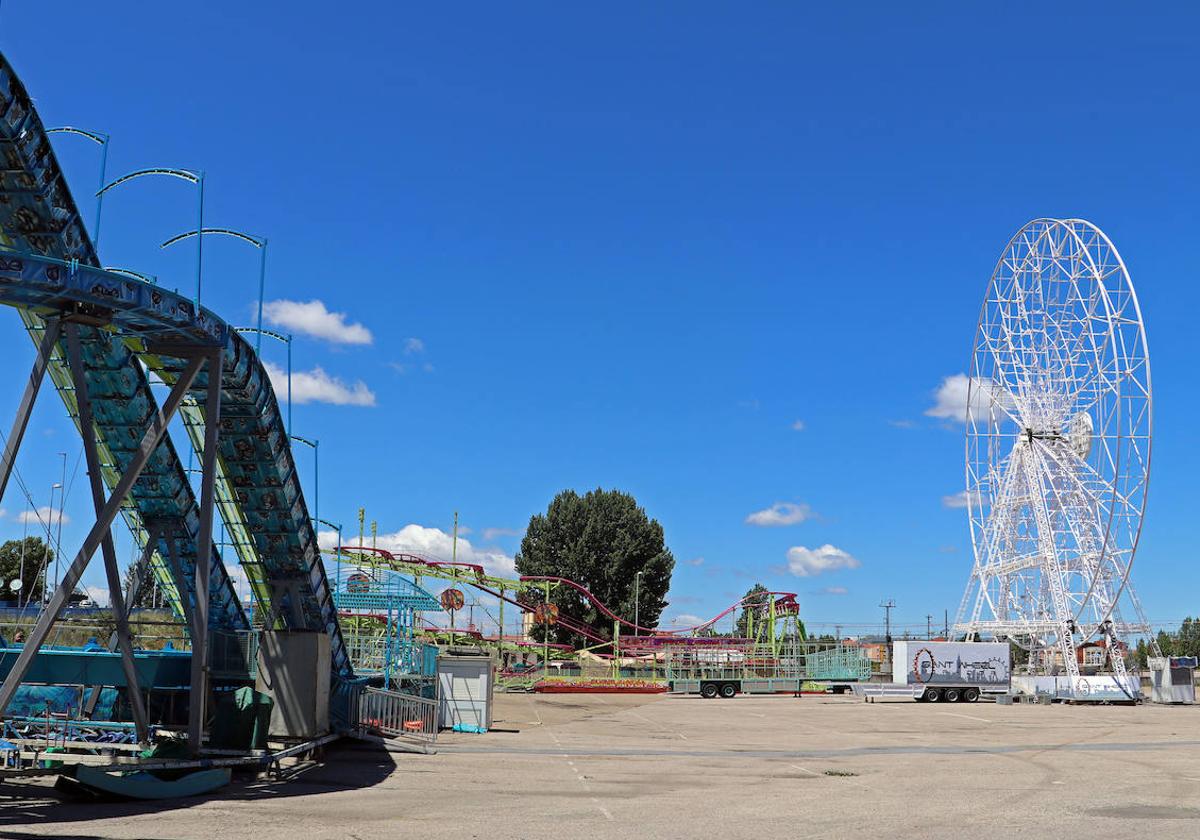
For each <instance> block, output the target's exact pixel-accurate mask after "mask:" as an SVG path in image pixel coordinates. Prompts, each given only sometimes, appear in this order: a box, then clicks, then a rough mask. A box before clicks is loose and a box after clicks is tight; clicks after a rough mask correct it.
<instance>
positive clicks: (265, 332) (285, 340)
mask: <svg viewBox="0 0 1200 840" xmlns="http://www.w3.org/2000/svg"><path fill="white" fill-rule="evenodd" d="M234 329H235V330H237V331H238V332H252V333H258V334H259V336H264V335H265V336H266V337H267V338H273V339H275V340H276V341H282V342H283V343H284V344H286V345H287V403H288V405H287V433H288V437H291V434H292V336H291V333H289V334H287V335H281V334H280V333H277V332H272V331H271V330H264V329H261V328H259V327H234ZM256 352H257V351H256Z"/></svg>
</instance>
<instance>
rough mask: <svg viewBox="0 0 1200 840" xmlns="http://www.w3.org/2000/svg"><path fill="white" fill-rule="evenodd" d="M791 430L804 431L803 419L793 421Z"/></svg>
mask: <svg viewBox="0 0 1200 840" xmlns="http://www.w3.org/2000/svg"><path fill="white" fill-rule="evenodd" d="M792 431H793V432H803V431H804V421H803V420H797V421H796V422H795V423H793V424H792Z"/></svg>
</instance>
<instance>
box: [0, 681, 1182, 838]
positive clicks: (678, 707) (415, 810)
mask: <svg viewBox="0 0 1200 840" xmlns="http://www.w3.org/2000/svg"><path fill="white" fill-rule="evenodd" d="M437 749H438V753H437V754H436V755H430V756H423V755H409V754H393V753H388V752H385V751H383V750H380V749H378V748H374V747H369V746H349V745H347V746H341V747H334V748H331V749H330V750H329V751H328V752H327V753H326V754H325V756H324V758H323V760H322V761H321V762H320V763H318V764H309V765H301V766H298V767H295V768H293V769H292V770H291V771H290V774H289V775H290V777H289V778H287V779H285V780H268V779H258V780H255V779H239V780H238V781H237V782H235V784H234V785H231V786H230V787H229V788H226V789H225V790H223V791H221V792H220V793H219V794H217V795H214V796H209V797H200V798H196V799H192V800H187V801H185V802H183V803H180V802H173V803H101V804H96V803H78V802H67V801H60V800H59V799H58V798H57V797H56V796H55V795H54V793H53V791H52V789H51V788H50V787H49V786H48V785H47V784H46V783H44V782H43V783H37V784H33V783H22V784H13V783H10V784H6V785H0V840H2V839H3V838H21V837H29V836H47V835H50V836H71V837H87V838H101V837H104V838H107V837H114V838H116V837H119V838H135V837H136V838H213V839H214V840H228V839H229V838H240V837H253V838H258V840H271V838H288V840H317V838H327V837H328V838H334V837H338V838H341V837H352V838H353V837H360V838H376V837H403V838H489V840H494V839H496V838H564V840H565V838H575V837H584V838H697V837H726V838H741V837H749V836H751V835H756V836H763V835H767V834H774V835H778V836H786V837H790V838H794V837H870V838H887V837H903V838H955V840H961V838H964V837H970V838H992V837H995V838H1014V837H1021V838H1035V837H1049V836H1053V837H1055V838H1076V837H1078V838H1095V837H1099V836H1103V837H1129V836H1133V835H1134V834H1135V833H1136V834H1138V835H1142V834H1146V833H1149V834H1150V835H1151V836H1154V837H1158V838H1177V837H1178V838H1189V839H1191V838H1197V837H1200V708H1198V707H1163V706H1149V705H1147V706H1139V707H1135V708H1131V707H1119V706H1100V707H1089V706H1064V705H1054V706H1038V705H1015V706H999V705H995V704H991V703H984V702H981V703H976V704H954V705H946V704H918V703H914V702H911V701H903V700H895V701H888V702H877V703H871V704H866V703H863V702H862V701H860V700H855V699H853V698H851V697H841V698H834V697H828V698H824V697H804V698H801V699H797V698H793V697H783V696H781V697H749V696H747V697H738V698H735V699H732V700H701V699H699V698H696V697H674V696H653V695H650V696H647V695H641V696H618V695H600V694H594V695H524V694H522V695H501V696H498V697H497V700H496V711H495V722H494V729H493V731H491V732H489V733H487V734H485V735H466V734H449V733H448V734H444V735H443V736H442V737H441V738H440V739H439V741H438V746H437Z"/></svg>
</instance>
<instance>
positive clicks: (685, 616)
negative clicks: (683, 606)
mask: <svg viewBox="0 0 1200 840" xmlns="http://www.w3.org/2000/svg"><path fill="white" fill-rule="evenodd" d="M703 623H704V619H703V618H701V617H700V616H698V615H692V614H691V613H680V614H679V615H677V616H675V617H674V618H672V619H671V624H672V625H674V626H675V627H695V626H696V625H697V624H703Z"/></svg>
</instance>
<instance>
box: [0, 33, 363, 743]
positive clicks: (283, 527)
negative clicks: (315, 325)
mask: <svg viewBox="0 0 1200 840" xmlns="http://www.w3.org/2000/svg"><path fill="white" fill-rule="evenodd" d="M0 153H2V155H3V168H2V169H0V303H2V304H5V305H7V306H11V307H14V308H15V309H16V310H17V312H18V313H19V314H20V317H21V319H22V321H23V323H24V325H25V328H26V329H27V330H28V332H29V335H30V337H31V339H32V340H33V342H34V345H35V346H36V347H37V356H36V359H35V362H34V366H33V369H32V371H31V373H30V375H29V378H28V382H27V385H26V388H25V393H24V396H23V398H22V400H21V403H20V406H19V408H18V411H17V417H16V418H15V420H14V422H13V425H12V431H11V432H10V434H9V436H8V438H7V441H6V447H5V451H4V456H3V461H2V463H0V493H2V492H3V490H4V488H5V487H6V486H7V484H8V480H9V477H10V475H11V474H12V472H13V469H14V466H15V463H16V457H17V453H18V450H19V448H20V445H21V441H22V438H23V435H24V432H25V428H26V425H27V423H28V420H29V416H30V412H31V410H32V408H33V405H34V401H35V400H36V398H37V396H38V392H39V390H40V386H41V384H42V381H43V379H44V377H45V374H46V373H47V372H48V373H49V376H50V380H51V382H52V383H53V385H54V386H55V388H56V390H57V391H58V394H59V396H60V397H61V398H62V400H63V402H64V404H65V406H66V408H67V411H68V412H69V414H70V416H71V417H72V419H73V420H74V421H75V424H76V426H77V428H78V429H79V431H80V435H81V439H82V441H83V448H84V453H85V455H86V459H87V466H88V474H89V478H90V480H91V493H92V497H93V501H94V503H95V522H94V524H93V525H92V527H91V529H90V530H89V532H88V534H87V537H86V538H85V540H84V542H83V545H82V547H81V548H80V549H79V551H78V553H77V554H76V555H75V557H74V558H73V560H72V561H71V562H70V564H69V566H68V567H67V569H66V572H65V574H64V575H63V578H62V581H61V583H60V585H59V586H58V587H57V588H56V589H55V591H54V593H53V595H52V596H51V597H50V599H49V601H48V603H47V604H46V605H45V607H44V608H43V609H42V611H41V613H40V614H39V615H38V618H37V621H36V624H35V625H34V627H33V628H32V629H31V631H30V633H29V638H28V640H27V641H26V643H25V645H24V647H23V648H22V649H21V650H20V651H19V653H18V654H17V655H16V659H15V662H13V663H12V664H11V667H8V668H7V671H6V675H5V676H4V680H3V684H2V685H0V712H3V710H4V709H5V707H6V706H7V705H8V703H9V701H11V700H12V698H13V696H14V694H15V693H16V691H17V689H18V687H19V686H20V684H21V682H22V679H23V678H24V677H25V675H26V673H27V672H28V670H29V668H30V666H31V665H32V664H33V661H34V659H35V657H36V656H37V654H38V651H39V649H40V648H41V646H42V645H43V644H44V643H45V642H46V640H47V638H48V637H49V634H50V631H51V628H52V627H53V625H54V624H55V622H56V621H57V620H58V619H59V618H60V617H61V615H62V614H63V612H64V610H65V609H66V608H67V607H68V605H69V601H70V598H71V596H72V594H73V592H74V590H75V588H76V586H77V584H78V583H79V580H80V578H81V576H82V574H83V573H84V570H85V569H86V567H87V565H88V563H89V561H90V560H91V559H92V556H93V555H94V554H95V553H96V551H97V550H100V551H101V553H102V555H103V562H104V567H105V572H106V575H107V578H108V583H109V590H110V593H111V597H112V601H113V608H114V613H115V615H116V619H117V632H116V634H115V636H116V639H115V641H114V644H113V645H112V647H113V648H114V649H119V650H120V652H121V656H122V661H123V664H124V671H125V676H126V679H127V680H128V684H129V696H130V697H131V702H132V705H133V715H134V719H135V722H136V724H137V728H138V734H139V739H141V740H144V738H145V733H146V724H147V721H146V712H145V709H144V708H142V703H141V700H140V698H141V691H140V687H139V685H138V671H137V668H136V667H135V666H136V662H135V658H134V653H133V646H132V642H131V640H130V638H129V632H128V624H127V620H126V619H127V611H126V608H125V600H126V598H125V597H123V595H122V587H121V581H120V576H119V574H118V569H117V565H116V564H117V561H116V556H115V552H114V550H113V542H112V536H111V527H112V524H113V522H114V520H115V519H116V517H117V516H118V515H121V516H122V517H123V518H124V519H125V522H126V524H127V525H128V526H129V528H130V531H131V532H132V534H133V536H134V539H135V540H136V542H137V544H138V545H139V546H140V547H141V557H140V560H139V561H138V563H137V569H138V572H139V574H138V581H139V582H138V584H136V585H135V590H136V588H137V587H138V586H141V585H145V583H146V581H147V579H148V575H151V574H152V575H153V576H154V578H155V580H156V581H157V584H158V586H159V588H160V590H162V591H163V592H165V593H166V594H167V596H168V600H169V601H170V603H171V605H172V607H173V609H174V611H175V613H176V614H177V615H178V616H179V617H180V618H181V619H182V620H183V621H184V622H185V624H186V626H187V627H188V630H189V636H190V638H191V640H192V657H191V689H190V698H189V710H190V711H189V715H190V719H189V726H188V736H189V740H190V744H191V748H192V749H193V751H196V750H198V749H199V745H200V742H201V738H202V730H203V727H204V721H205V719H206V710H205V700H206V697H207V689H206V684H207V679H206V671H207V664H208V663H207V655H206V654H207V645H208V642H209V640H210V638H211V634H212V633H213V632H216V631H224V632H230V633H239V632H246V631H248V630H249V629H250V622H249V620H248V618H247V616H246V613H245V611H244V610H243V608H242V605H241V604H240V603H239V600H238V598H237V595H236V593H235V591H234V588H233V586H232V584H231V582H230V578H229V575H228V573H227V572H226V570H225V568H224V565H223V564H222V562H221V557H220V554H219V553H218V551H217V550H216V547H215V546H214V544H213V524H214V512H219V514H220V516H221V518H222V520H223V522H224V525H225V528H226V531H227V533H228V534H230V535H231V536H232V541H233V545H234V546H235V548H236V551H237V554H238V560H239V561H240V563H241V565H242V567H243V569H245V571H246V574H247V576H248V578H249V580H250V588H251V590H252V592H253V596H254V599H255V601H256V606H257V610H258V612H259V615H260V623H261V625H262V626H263V627H264V628H266V629H267V630H270V631H279V632H284V633H286V632H292V631H301V632H310V633H311V632H316V633H320V634H323V635H325V636H326V637H327V638H328V641H329V659H330V669H331V672H332V673H331V682H332V684H333V685H334V686H335V687H336V686H337V685H339V684H341V683H344V682H345V681H348V680H350V679H351V678H352V676H353V668H352V665H351V663H350V659H349V656H348V654H347V651H346V648H345V645H344V644H343V641H342V637H341V630H340V625H339V622H338V615H337V609H336V607H335V604H334V601H333V597H332V590H331V588H330V585H329V582H328V580H327V579H326V576H325V570H324V566H323V564H322V562H321V555H320V552H319V550H318V548H317V540H316V531H315V529H314V525H313V521H312V520H311V519H310V515H309V512H308V507H307V505H306V504H305V500H304V495H303V492H302V489H301V486H300V479H299V476H298V475H297V472H296V464H295V461H294V459H293V456H292V450H291V444H290V440H289V436H288V431H287V428H286V425H285V423H284V419H283V417H282V415H281V413H280V407H279V404H278V401H277V400H276V397H275V393H274V390H273V389H272V387H271V383H270V380H269V378H268V374H267V371H266V369H265V367H264V366H263V364H262V362H261V361H260V359H259V358H258V356H257V354H256V353H255V350H254V347H253V346H252V345H251V344H250V343H248V342H247V341H246V340H245V339H244V338H242V336H241V335H240V333H239V332H238V331H237V330H235V329H233V328H231V327H230V326H229V325H228V324H226V323H225V321H223V320H222V319H220V318H219V317H218V316H217V315H215V314H214V313H213V312H211V311H209V310H207V309H204V308H203V307H202V306H201V305H200V292H201V286H200V279H201V277H202V253H203V251H202V245H201V243H202V241H203V237H202V236H197V237H195V239H196V246H197V268H196V271H197V284H196V293H195V295H194V296H192V297H189V296H187V295H182V294H178V293H176V292H172V291H170V290H168V289H165V288H163V287H160V286H157V285H155V284H154V283H152V282H148V281H146V280H141V279H138V278H137V277H135V276H131V274H130V273H129V272H120V273H118V272H114V271H107V270H104V269H102V268H101V267H100V266H101V262H100V261H99V259H98V257H97V254H96V250H95V246H94V245H93V242H92V238H91V237H90V235H89V233H88V231H87V230H86V229H85V227H84V223H83V220H82V218H81V216H80V213H79V210H78V208H77V207H76V205H75V202H74V199H73V198H72V195H71V192H70V190H69V189H68V187H67V184H66V181H65V179H64V177H63V173H62V171H61V169H60V168H59V165H58V161H57V160H56V158H55V155H54V151H53V149H52V148H51V145H50V141H49V137H48V136H47V130H46V129H45V128H44V127H43V125H42V122H41V120H40V119H39V117H38V115H37V112H36V111H35V110H34V108H33V104H32V102H31V100H30V98H29V96H28V94H27V93H26V92H25V90H24V88H23V86H22V85H21V83H20V81H19V80H18V79H17V77H16V75H15V73H14V72H13V70H12V68H11V67H10V66H9V64H8V63H7V61H6V60H5V59H4V58H3V57H2V56H0ZM149 176H166V177H173V178H177V179H180V180H183V181H185V182H188V183H191V184H193V185H194V186H196V187H197V189H198V190H199V193H200V196H201V198H200V218H199V219H198V224H197V229H198V230H201V229H203V228H204V224H203V173H198V172H192V171H190V170H181V169H166V168H152V169H142V170H138V171H136V172H131V173H129V174H128V175H125V176H123V177H121V178H118V179H116V180H114V181H112V182H111V183H109V184H106V185H104V186H103V187H102V188H101V190H100V192H99V193H98V195H103V194H104V193H105V192H107V191H108V190H110V189H113V188H114V187H117V186H120V185H122V184H125V183H127V182H129V181H132V180H135V179H138V178H142V177H149ZM151 372H153V374H154V375H155V376H156V377H157V378H158V380H160V381H161V382H162V383H164V384H165V385H167V386H168V387H169V389H170V390H169V393H168V394H167V396H166V399H165V400H164V401H163V403H162V405H161V406H160V405H159V402H158V400H157V398H156V395H155V393H154V392H153V390H152V388H151V379H150V373H151ZM176 416H181V417H182V419H183V421H184V424H185V427H186V429H187V431H188V437H189V438H190V441H191V444H192V445H193V446H194V447H195V448H196V450H197V455H198V456H199V459H200V464H201V468H200V474H201V479H200V493H199V498H197V497H196V495H195V493H194V491H193V488H192V485H191V483H190V482H189V480H188V474H187V471H186V469H185V467H184V464H183V462H182V460H181V458H180V455H179V453H178V451H177V450H176V448H175V445H174V444H173V442H172V440H171V438H170V436H169V435H168V433H167V432H168V424H169V423H170V422H171V420H172V418H174V417H176ZM132 594H133V595H135V596H136V592H134V593H132ZM129 600H132V598H130V599H129Z"/></svg>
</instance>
